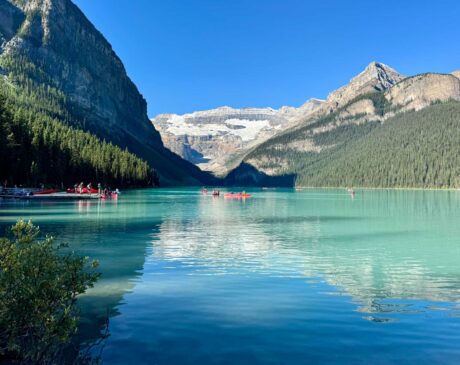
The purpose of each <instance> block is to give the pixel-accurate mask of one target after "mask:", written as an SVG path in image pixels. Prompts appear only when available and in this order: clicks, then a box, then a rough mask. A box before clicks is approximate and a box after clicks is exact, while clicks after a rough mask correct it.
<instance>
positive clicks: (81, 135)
mask: <svg viewBox="0 0 460 365" xmlns="http://www.w3.org/2000/svg"><path fill="white" fill-rule="evenodd" d="M0 156H1V159H0V179H1V182H2V184H3V183H4V182H5V181H6V182H7V184H8V185H9V186H13V185H18V186H19V185H27V186H38V185H41V184H44V185H46V186H57V187H64V186H65V187H68V186H73V185H74V184H75V183H77V182H80V181H85V182H93V184H95V183H102V184H104V185H112V186H115V185H117V186H146V185H157V184H158V176H157V174H156V172H155V170H153V169H152V168H150V166H149V165H148V164H147V163H146V162H145V161H143V160H141V159H140V158H138V157H137V156H135V155H133V154H132V153H130V152H129V151H128V150H126V149H125V150H122V149H120V148H119V147H117V146H114V145H113V144H111V143H108V142H105V141H101V140H100V139H98V138H97V137H95V136H94V135H92V134H91V133H89V132H84V131H82V130H78V129H75V128H72V127H70V126H68V125H65V124H63V123H61V122H59V121H58V120H56V119H54V118H52V117H50V116H48V115H46V114H44V113H36V112H34V111H32V110H30V109H27V108H22V107H18V106H17V105H16V104H15V103H11V102H9V101H8V99H7V98H6V97H5V96H4V95H1V96H0Z"/></svg>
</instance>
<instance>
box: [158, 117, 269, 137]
mask: <svg viewBox="0 0 460 365" xmlns="http://www.w3.org/2000/svg"><path fill="white" fill-rule="evenodd" d="M181 119H182V120H181ZM233 126H234V127H233ZM232 127H233V128H232ZM235 127H237V128H236V129H235ZM264 128H266V129H267V130H271V129H276V128H275V127H271V126H270V121H268V120H248V119H235V118H232V119H227V120H225V122H224V123H223V124H216V123H209V124H192V123H187V122H186V121H185V120H184V119H183V118H181V117H179V116H177V117H175V118H172V119H170V120H169V121H168V122H167V126H166V131H167V132H168V133H171V134H174V135H175V136H224V135H228V134H231V135H234V136H237V137H240V138H241V140H242V141H244V142H248V141H252V140H253V139H255V138H256V137H257V135H258V134H259V133H260V131H261V130H263V129H264Z"/></svg>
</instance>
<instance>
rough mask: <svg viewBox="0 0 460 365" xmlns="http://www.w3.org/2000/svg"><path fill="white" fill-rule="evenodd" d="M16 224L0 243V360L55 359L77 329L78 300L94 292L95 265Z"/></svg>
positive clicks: (35, 230) (31, 227)
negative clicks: (87, 292) (78, 297)
mask: <svg viewBox="0 0 460 365" xmlns="http://www.w3.org/2000/svg"><path fill="white" fill-rule="evenodd" d="M39 234H40V231H39V228H38V227H36V226H34V225H32V223H31V222H30V221H29V222H25V221H22V220H20V221H18V222H17V223H16V225H14V226H13V227H12V228H11V229H10V232H9V235H8V236H7V237H4V238H1V239H0V355H3V356H10V357H12V358H14V359H19V360H21V361H22V362H29V363H46V362H49V361H50V359H53V358H56V356H57V354H58V353H59V352H60V351H61V350H62V348H63V346H65V345H66V344H67V343H69V341H70V339H71V338H72V336H73V335H74V334H75V332H76V330H77V324H78V313H77V309H76V300H77V296H78V295H79V294H82V293H84V292H85V291H86V289H87V288H89V287H92V286H93V284H94V283H95V282H96V280H97V278H98V276H99V274H98V273H96V272H95V268H96V267H97V262H95V261H93V262H90V261H89V260H88V258H85V257H78V256H76V255H74V254H73V253H67V254H63V253H62V248H63V247H64V246H63V245H55V244H54V239H53V238H52V237H50V236H47V237H45V238H44V239H43V240H39V239H38V236H39Z"/></svg>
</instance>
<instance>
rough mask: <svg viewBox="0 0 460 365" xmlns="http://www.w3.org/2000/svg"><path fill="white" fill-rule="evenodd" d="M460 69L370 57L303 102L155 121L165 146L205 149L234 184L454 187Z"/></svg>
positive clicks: (189, 151)
mask: <svg viewBox="0 0 460 365" xmlns="http://www.w3.org/2000/svg"><path fill="white" fill-rule="evenodd" d="M459 74H460V73H459V72H453V73H452V74H436V73H426V74H421V75H415V76H411V77H405V76H403V75H401V74H399V73H398V72H397V71H395V70H394V69H392V68H391V67H389V66H387V65H385V64H383V63H379V62H372V63H370V64H369V65H368V66H367V67H366V68H365V70H364V71H363V72H361V73H360V74H359V75H357V76H356V77H354V78H353V79H352V80H351V81H350V83H349V84H347V85H345V86H343V87H341V88H339V89H337V90H335V91H333V92H331V93H330V94H329V96H328V98H327V99H326V100H325V101H320V100H314V104H311V103H312V102H307V103H306V104H305V105H308V107H307V108H306V109H305V108H304V107H301V108H289V107H285V108H282V109H280V110H272V109H242V110H234V109H230V108H219V109H216V110H211V111H205V112H196V113H192V114H186V115H184V116H175V115H168V116H165V115H163V116H158V117H156V118H154V119H153V123H154V125H155V126H157V128H158V130H159V131H160V133H161V135H162V138H163V139H164V141H165V145H166V146H168V147H170V148H172V149H173V150H175V151H176V152H177V153H179V154H180V155H182V156H183V157H184V158H187V159H189V160H190V161H193V162H194V163H202V162H203V160H198V161H197V160H196V158H197V156H198V157H199V158H205V159H208V160H209V161H206V162H207V164H206V165H204V166H206V167H208V168H209V170H211V171H213V172H217V173H218V174H220V175H224V176H226V177H225V183H226V184H228V185H287V186H292V185H297V186H349V185H359V186H369V187H376V186H381V187H399V186H401V187H407V186H419V187H452V186H457V185H458V184H460V180H459V177H458V176H460V171H457V170H458V168H453V167H452V166H454V165H455V163H457V162H460V160H459V158H458V157H457V155H459V152H460V149H459V146H460V144H458V143H456V141H457V140H456V139H457V138H460V136H459V133H460V128H459V127H460V114H459V113H458V111H459V110H460V107H459V105H460V104H459V103H458V101H460V79H459V78H458V77H459ZM440 103H441V105H438V104H440ZM283 110H286V111H288V112H287V113H285V114H283V112H282V111H283ZM245 111H257V112H256V113H248V112H246V113H245ZM283 117H284V118H283ZM273 120H274V121H273ZM262 121H263V122H262ZM229 125H230V126H239V129H237V130H236V131H234V130H232V128H230V127H229ZM208 126H212V129H211V128H209V129H208V128H207V127H208ZM415 131H418V132H420V135H417V134H416V135H414V133H415ZM441 136H442V137H441ZM440 138H443V139H444V142H441V140H439V139H440ZM395 141H398V143H400V144H401V145H396V146H395V145H394V144H395V143H396V142H395ZM434 141H437V143H438V144H436V145H435V144H434V143H435V142H434ZM379 149H380V150H379ZM376 151H379V153H378V154H376Z"/></svg>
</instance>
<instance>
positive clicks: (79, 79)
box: [0, 0, 209, 184]
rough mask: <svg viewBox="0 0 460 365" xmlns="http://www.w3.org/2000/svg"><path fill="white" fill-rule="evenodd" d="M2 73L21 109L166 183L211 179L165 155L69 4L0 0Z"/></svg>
mask: <svg viewBox="0 0 460 365" xmlns="http://www.w3.org/2000/svg"><path fill="white" fill-rule="evenodd" d="M0 9H2V10H3V9H4V10H5V11H2V15H1V16H0V32H1V34H2V38H3V44H2V50H1V52H2V54H1V56H0V67H1V72H2V73H3V74H4V75H5V76H6V80H5V81H6V82H7V83H9V84H12V85H14V86H15V87H16V90H15V93H16V94H17V96H18V97H17V98H16V99H15V100H17V102H18V105H21V106H27V107H29V108H35V109H36V110H37V111H38V112H40V113H45V114H47V115H50V116H52V117H55V118H58V119H59V120H60V121H61V122H63V123H66V124H69V125H71V126H72V127H75V128H79V129H83V130H86V131H90V132H91V133H94V134H95V135H97V136H98V137H100V138H101V139H106V140H108V141H111V142H113V143H114V144H116V145H118V146H120V147H122V148H128V149H129V150H130V151H131V152H134V153H136V154H137V155H138V156H140V157H142V158H143V159H145V160H146V161H147V162H148V163H149V164H150V165H151V166H152V167H154V168H155V169H157V170H158V172H159V174H160V178H161V180H162V182H163V183H165V182H166V183H173V184H177V183H189V184H193V183H196V184H199V183H203V182H205V181H209V177H208V176H207V175H206V174H204V173H202V172H201V171H200V170H199V169H198V168H196V167H195V166H193V165H192V164H190V163H188V162H186V161H183V160H182V159H180V158H179V157H178V156H177V155H175V154H173V153H171V152H170V151H169V150H168V149H166V148H165V147H164V146H163V144H162V142H161V138H160V136H159V134H158V132H157V131H156V130H155V129H154V128H153V127H152V125H151V123H150V122H149V120H148V118H147V113H146V102H145V100H144V99H143V97H142V96H141V95H140V93H139V92H138V90H137V88H136V86H135V85H134V84H133V83H132V81H131V80H130V79H129V78H128V76H127V75H126V71H125V69H124V67H123V64H122V62H121V61H120V59H119V58H118V57H117V55H116V54H115V53H114V51H113V50H112V47H111V46H110V44H109V43H108V42H107V41H106V40H105V38H104V37H103V36H102V34H101V33H99V32H98V31H97V30H96V29H95V28H94V26H93V25H92V24H91V23H90V22H89V21H88V19H87V18H86V17H85V16H84V14H83V13H82V12H81V11H80V10H79V9H78V8H77V7H76V6H75V5H74V4H73V3H72V2H71V1H70V0H9V1H7V0H0Z"/></svg>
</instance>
